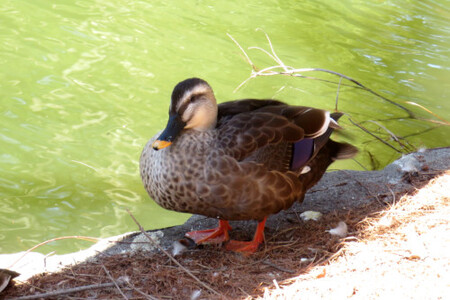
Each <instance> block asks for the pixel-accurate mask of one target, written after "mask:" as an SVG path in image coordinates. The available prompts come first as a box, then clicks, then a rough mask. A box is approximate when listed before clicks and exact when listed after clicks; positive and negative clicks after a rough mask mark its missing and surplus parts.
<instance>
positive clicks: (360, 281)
mask: <svg viewBox="0 0 450 300" xmlns="http://www.w3.org/2000/svg"><path fill="white" fill-rule="evenodd" d="M449 191H450V173H446V174H444V175H442V176H440V177H438V178H436V179H434V180H432V181H431V182H430V183H429V184H428V185H427V186H425V187H424V188H422V189H420V190H419V191H418V192H417V193H416V194H415V195H412V196H404V197H402V198H401V199H400V201H399V202H398V203H396V204H395V205H393V206H391V207H390V208H388V209H387V210H385V211H383V212H381V213H379V215H378V216H376V217H371V218H367V219H366V220H364V221H363V222H361V223H360V225H359V228H360V229H361V232H360V235H359V236H358V240H350V241H347V242H345V243H344V245H343V247H342V248H341V250H340V252H339V253H338V254H337V255H336V256H335V257H334V258H332V259H331V260H330V261H329V262H328V264H327V265H325V266H317V267H315V268H313V269H312V270H311V271H310V272H308V273H306V274H303V275H300V276H298V277H296V278H293V279H291V280H289V281H287V282H284V283H283V284H281V283H278V286H280V285H281V286H282V287H277V286H276V285H275V287H274V288H271V289H270V290H268V289H266V291H265V293H264V295H263V296H262V297H261V298H262V299H318V298H323V299H331V298H333V299H346V298H351V299H445V298H447V297H449V295H450V281H449V278H450V272H449V269H450V250H449V245H450V225H449V219H450V205H449V204H450V202H449V198H450V192H449ZM261 298H260V299H261ZM447 299H448V298H447Z"/></svg>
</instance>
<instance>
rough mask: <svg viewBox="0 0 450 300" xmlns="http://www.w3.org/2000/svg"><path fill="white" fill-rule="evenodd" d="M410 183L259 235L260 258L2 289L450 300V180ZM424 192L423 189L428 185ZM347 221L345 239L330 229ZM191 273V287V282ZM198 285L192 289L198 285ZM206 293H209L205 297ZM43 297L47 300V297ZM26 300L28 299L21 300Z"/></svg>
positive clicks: (143, 260) (119, 268) (84, 270)
mask: <svg viewBox="0 0 450 300" xmlns="http://www.w3.org/2000/svg"><path fill="white" fill-rule="evenodd" d="M432 177H434V175H433V174H431V173H430V174H428V173H426V174H425V173H424V174H416V175H415V176H413V177H410V178H409V179H410V181H411V183H412V184H413V185H414V186H417V187H422V186H424V185H426V186H425V187H424V188H421V189H420V190H418V192H417V193H416V194H415V195H414V196H404V197H402V196H403V195H402V194H398V195H395V194H393V196H395V197H396V199H400V198H401V200H400V201H398V203H397V204H395V205H392V206H386V204H385V203H382V202H381V201H379V202H377V201H375V202H373V203H372V204H369V205H367V206H365V207H360V208H357V209H353V210H349V211H341V212H334V213H329V214H325V215H323V217H322V218H321V219H320V220H319V221H317V222H315V221H302V220H301V219H300V218H298V219H297V218H295V215H294V214H293V218H292V220H289V222H291V226H284V227H282V228H279V229H277V230H268V232H266V243H265V245H264V247H263V248H262V249H261V250H260V251H258V253H256V254H254V255H252V256H250V257H243V256H241V255H239V254H235V253H231V252H227V251H225V250H224V249H223V248H220V247H213V246H205V247H204V248H197V249H191V250H188V251H186V252H185V253H183V254H182V255H180V256H177V257H176V259H177V261H178V262H179V263H180V264H181V265H182V268H180V266H179V265H176V264H175V263H173V261H172V260H171V259H169V258H168V257H167V255H165V254H163V253H155V254H147V253H138V254H134V255H131V254H123V255H113V256H100V257H99V258H98V259H97V260H96V261H91V262H88V263H83V264H79V265H74V266H71V267H69V268H67V269H65V270H63V271H61V272H58V273H51V274H41V275H37V276H35V277H33V278H31V279H29V280H28V281H27V282H23V283H21V284H16V285H15V286H14V287H12V288H9V289H8V290H7V291H6V294H4V295H3V296H4V297H6V299H11V298H14V297H20V296H25V295H29V296H30V297H35V299H37V298H40V297H41V296H40V295H42V294H45V293H55V292H57V293H63V294H59V295H58V296H49V297H47V298H48V299H61V298H62V297H70V298H71V299H73V298H75V299H85V298H95V299H120V298H122V299H190V298H192V299H321V298H322V299H331V298H332V299H345V298H352V299H385V298H389V299H392V298H394V299H411V298H415V299H440V298H444V296H446V295H447V294H450V290H449V286H448V278H450V276H449V275H450V274H449V263H450V259H449V256H450V254H449V252H448V245H449V236H450V235H449V233H450V232H449V231H450V228H449V225H448V224H449V216H450V211H449V201H448V200H449V193H448V190H449V187H450V173H447V174H445V175H443V176H440V177H438V178H435V179H433V180H432V181H430V182H429V180H430V178H432ZM427 183H428V184H427ZM340 221H345V223H346V224H347V225H348V229H349V236H348V237H347V238H344V239H340V238H339V237H336V236H331V235H330V234H329V233H328V232H327V230H328V229H330V228H333V227H335V226H336V225H337V224H338V222H340ZM184 269H188V270H189V271H190V272H191V273H192V274H193V275H194V276H195V277H196V278H195V279H196V280H194V279H193V277H192V276H188V275H187V274H186V272H185V271H184ZM197 279H198V280H197ZM199 281H201V282H202V283H204V284H206V285H208V286H209V287H210V288H211V290H213V292H211V290H208V289H205V287H204V285H202V284H199ZM47 295H48V294H47ZM24 299H25V298H24Z"/></svg>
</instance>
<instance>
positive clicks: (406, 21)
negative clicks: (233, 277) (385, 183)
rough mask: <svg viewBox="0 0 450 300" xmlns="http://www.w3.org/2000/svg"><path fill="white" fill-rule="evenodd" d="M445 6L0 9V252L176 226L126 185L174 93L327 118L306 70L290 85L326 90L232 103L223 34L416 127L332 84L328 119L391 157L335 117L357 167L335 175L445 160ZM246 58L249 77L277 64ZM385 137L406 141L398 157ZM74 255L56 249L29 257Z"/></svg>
mask: <svg viewBox="0 0 450 300" xmlns="http://www.w3.org/2000/svg"><path fill="white" fill-rule="evenodd" d="M446 3H447V2H446V1H383V0H377V1H349V0H345V1H332V2H330V1H325V0H321V1H267V0H259V1H256V0H250V1H237V0H233V1H221V2H213V1H124V0H111V1H87V0H77V1H56V2H55V1H43V0H28V1H21V0H3V1H2V4H1V5H0V20H1V22H0V36H1V38H0V70H1V71H0V94H1V98H0V99H1V100H0V101H1V102H0V108H1V109H0V113H1V117H0V149H1V151H0V253H10V252H17V251H23V250H26V249H28V248H30V247H32V246H34V245H36V244H38V243H40V242H43V241H45V240H48V239H51V238H55V237H60V236H70V235H83V236H93V237H107V236H111V235H117V234H121V233H124V232H127V231H133V230H136V229H137V228H136V225H135V224H134V223H133V221H132V220H131V218H130V217H129V216H128V214H127V212H126V209H127V208H128V209H130V211H131V212H133V214H134V215H135V216H136V218H137V219H138V220H139V221H140V222H141V224H142V225H143V226H144V227H145V228H146V229H151V228H159V227H165V226H170V225H175V224H179V223H182V222H183V221H184V220H185V219H187V218H188V217H189V216H188V215H186V214H180V213H175V212H169V211H166V210H164V209H162V208H160V207H158V206H157V205H156V204H155V203H154V202H153V201H152V200H151V199H150V198H149V197H148V195H147V193H146V192H145V190H144V188H143V186H142V184H141V180H140V177H139V173H138V160H139V155H140V152H141V150H142V148H143V146H144V145H145V143H146V141H147V140H148V139H149V138H150V137H151V136H153V135H154V134H155V133H156V132H157V131H158V130H160V129H161V128H163V127H164V126H165V124H166V119H167V110H168V107H169V100H170V93H171V91H172V88H173V87H174V85H175V84H176V83H177V82H178V81H180V80H183V79H185V78H188V77H193V76H196V77H201V78H203V79H205V80H207V81H208V82H209V83H210V84H211V86H212V87H213V88H214V90H215V93H216V97H217V99H218V100H219V102H220V101H226V100H232V99H237V98H245V97H256V98H277V99H282V100H284V101H287V102H289V103H291V104H297V105H310V106H316V107H321V108H325V109H330V110H333V109H334V106H335V99H336V94H337V85H336V83H337V82H339V77H335V76H331V75H329V74H323V73H317V72H315V73H314V74H313V73H307V74H304V75H308V76H314V77H320V78H323V79H327V80H331V81H333V82H334V83H327V82H323V81H317V80H310V79H304V78H293V77H287V76H268V77H257V78H254V79H252V80H250V81H249V82H248V83H247V84H245V85H244V86H243V87H241V88H240V89H239V90H238V91H237V92H236V93H233V91H234V90H235V88H236V87H237V86H239V84H240V83H241V82H243V81H244V80H245V79H246V78H247V77H248V76H249V74H250V71H251V68H250V66H249V65H248V64H247V62H246V61H245V59H244V58H243V56H242V53H241V52H240V50H239V48H238V47H237V46H236V44H235V43H234V42H233V41H232V40H231V39H230V38H229V37H228V36H227V33H228V34H231V35H232V36H233V37H234V38H235V39H236V40H237V41H238V42H239V43H240V44H241V45H242V47H243V48H245V49H247V48H248V47H250V46H257V47H262V48H264V49H267V50H269V51H270V48H269V45H268V43H267V40H266V38H265V35H264V33H263V32H262V31H256V29H257V28H261V29H263V30H264V31H265V32H267V34H268V35H269V36H270V38H271V41H272V43H273V46H274V47H275V50H276V52H277V55H278V56H279V57H280V58H281V59H282V60H283V62H284V63H285V64H286V65H290V66H293V67H296V68H310V67H312V68H324V69H329V70H333V71H336V72H339V73H343V74H345V75H347V76H350V77H352V78H354V79H356V80H358V81H359V82H361V83H363V84H364V85H366V86H367V87H369V88H370V89H372V90H373V91H375V92H376V93H378V94H380V95H382V96H384V97H387V98H388V99H390V100H392V101H394V102H396V103H398V104H400V105H402V106H403V107H405V108H407V109H409V110H411V111H412V112H413V113H414V114H416V115H417V117H418V118H419V119H426V120H419V119H412V118H408V113H407V112H406V111H405V110H403V109H401V108H399V107H398V106H395V105H392V104H391V103H389V102H387V101H385V100H383V99H381V98H379V97H377V96H375V95H373V94H371V93H369V92H367V91H364V90H362V89H357V88H354V87H348V86H344V85H342V86H341V87H340V90H339V109H340V110H342V111H345V112H347V113H348V114H349V116H350V117H351V120H352V121H353V122H358V123H360V124H361V125H362V126H364V127H365V128H367V129H368V130H370V131H371V132H372V133H374V134H375V135H377V136H379V137H381V138H382V139H383V140H385V141H386V142H387V143H389V144H390V145H391V146H392V147H390V146H388V145H386V144H383V143H381V142H380V141H378V140H376V139H375V138H374V137H373V136H371V135H369V134H368V133H366V132H364V131H363V130H361V129H359V128H357V127H355V126H354V125H352V124H351V123H350V120H349V119H348V117H344V118H343V119H342V124H343V125H344V126H345V127H346V128H347V132H348V135H347V136H345V137H344V138H347V139H351V141H352V143H355V144H356V145H358V147H359V148H360V149H361V153H360V154H359V155H358V157H357V158H356V161H349V162H347V163H346V164H340V165H338V166H334V167H333V168H338V167H346V168H352V169H362V168H363V167H364V168H367V169H373V168H382V167H383V166H384V165H385V164H387V163H389V162H391V161H393V160H394V159H396V158H398V157H399V156H400V155H401V153H400V152H407V151H411V150H413V149H416V148H419V147H437V146H448V145H449V133H450V132H449V129H448V128H449V127H448V126H444V125H442V124H443V123H445V122H443V121H442V120H441V119H439V118H442V119H444V120H449V119H450V103H449V91H450V84H449V78H450V76H449V75H450V72H449V69H450V63H449V55H448V54H449V49H450V39H449V31H450V29H449V26H448V20H449V18H450V13H449V10H448V6H446V5H445V4H446ZM246 51H247V50H246ZM247 52H248V54H249V55H250V57H251V59H252V60H253V62H254V63H255V64H256V65H257V66H258V67H260V68H265V67H269V66H271V65H274V64H275V63H274V62H273V61H272V60H271V59H270V58H269V57H268V56H267V55H265V54H264V53H263V52H261V51H259V50H255V49H253V50H248V51H247ZM344 83H346V84H351V83H350V82H348V81H342V84H344ZM408 101H409V102H414V103H416V104H418V105H421V106H423V107H425V108H426V109H427V110H430V111H431V112H433V113H434V114H437V115H438V117H436V116H434V115H433V114H430V113H428V112H427V111H426V110H424V109H422V108H421V107H419V106H417V105H413V104H410V103H407V102H408ZM368 120H371V121H368ZM430 120H431V121H430ZM372 121H375V122H372ZM389 132H392V133H393V134H395V135H397V136H399V137H403V138H405V139H402V140H400V141H401V143H402V144H403V145H404V146H403V148H402V145H401V144H400V143H397V142H395V140H393V139H392V138H390V134H389ZM393 148H396V149H397V150H399V151H397V150H394V149H393ZM88 245H89V243H87V242H83V241H79V240H63V241H58V242H53V243H51V244H50V245H48V246H45V247H41V248H39V249H38V251H41V252H43V253H49V252H51V251H57V253H59V254H61V253H65V252H71V251H76V250H78V249H80V248H83V247H87V246H88Z"/></svg>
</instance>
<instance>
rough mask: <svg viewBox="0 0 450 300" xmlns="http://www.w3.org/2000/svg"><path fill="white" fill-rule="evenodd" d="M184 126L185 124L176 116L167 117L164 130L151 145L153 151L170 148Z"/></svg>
mask: <svg viewBox="0 0 450 300" xmlns="http://www.w3.org/2000/svg"><path fill="white" fill-rule="evenodd" d="M184 126H186V122H183V120H181V117H180V116H179V115H178V114H175V115H171V116H169V121H168V122H167V126H166V129H164V131H163V132H162V133H161V135H160V136H159V137H158V139H157V140H156V141H154V142H153V144H152V147H153V149H155V150H160V149H163V148H166V147H168V146H170V145H171V144H172V142H173V141H174V140H175V138H176V137H177V136H178V134H180V132H181V130H183V128H184Z"/></svg>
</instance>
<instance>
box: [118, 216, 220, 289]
mask: <svg viewBox="0 0 450 300" xmlns="http://www.w3.org/2000/svg"><path fill="white" fill-rule="evenodd" d="M127 212H128V214H129V215H130V217H131V218H132V219H133V221H134V222H135V223H136V225H137V226H138V227H139V230H140V231H141V232H142V234H144V235H145V237H146V238H147V239H148V240H149V241H150V243H152V244H153V245H154V246H155V247H157V248H158V249H159V250H160V251H161V252H162V253H164V254H165V255H166V256H167V257H168V258H169V259H170V260H171V261H173V262H174V263H175V264H176V265H177V266H178V267H180V268H181V269H182V270H183V271H184V272H185V273H186V274H188V275H189V276H190V277H192V278H193V279H194V280H195V281H197V282H198V283H199V284H200V285H201V286H203V287H204V288H206V289H207V290H208V291H210V292H212V293H213V294H215V295H218V296H222V297H224V296H223V295H222V294H220V293H219V292H217V291H216V290H214V289H213V288H212V287H210V286H209V285H207V284H206V283H204V282H203V281H201V280H200V279H198V277H197V276H195V275H194V274H192V272H191V271H189V270H188V269H186V268H185V267H184V266H183V265H182V264H180V263H179V262H178V261H177V260H176V259H175V258H174V257H173V256H172V255H170V253H169V252H167V251H166V250H165V249H164V248H163V247H161V246H160V245H159V244H158V243H157V242H155V241H154V240H153V238H152V237H151V236H150V235H149V234H148V233H147V232H146V231H145V229H144V228H143V227H142V226H141V224H140V223H139V222H138V221H137V220H136V218H135V217H134V216H133V214H132V213H131V212H130V211H129V210H128V209H127Z"/></svg>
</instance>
